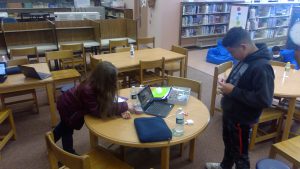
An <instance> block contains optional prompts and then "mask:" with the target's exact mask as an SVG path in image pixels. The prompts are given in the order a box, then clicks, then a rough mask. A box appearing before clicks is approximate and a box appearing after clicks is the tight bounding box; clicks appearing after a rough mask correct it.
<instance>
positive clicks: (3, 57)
mask: <svg viewBox="0 0 300 169" xmlns="http://www.w3.org/2000/svg"><path fill="white" fill-rule="evenodd" d="M1 62H5V63H7V60H6V57H5V56H4V55H2V59H1Z"/></svg>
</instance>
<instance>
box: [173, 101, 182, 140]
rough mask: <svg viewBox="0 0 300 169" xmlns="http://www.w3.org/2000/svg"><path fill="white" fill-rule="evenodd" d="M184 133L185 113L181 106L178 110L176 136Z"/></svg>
mask: <svg viewBox="0 0 300 169" xmlns="http://www.w3.org/2000/svg"><path fill="white" fill-rule="evenodd" d="M183 133H184V113H183V111H182V108H181V107H179V108H178V109H177V111H176V127H175V133H174V135H175V136H182V135H183Z"/></svg>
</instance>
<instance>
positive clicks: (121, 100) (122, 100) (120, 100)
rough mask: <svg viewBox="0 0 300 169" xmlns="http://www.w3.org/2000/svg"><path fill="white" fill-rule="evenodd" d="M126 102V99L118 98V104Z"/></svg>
mask: <svg viewBox="0 0 300 169" xmlns="http://www.w3.org/2000/svg"><path fill="white" fill-rule="evenodd" d="M127 100H128V98H126V97H121V96H119V97H118V103H122V102H126V101H127Z"/></svg>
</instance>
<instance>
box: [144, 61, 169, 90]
mask: <svg viewBox="0 0 300 169" xmlns="http://www.w3.org/2000/svg"><path fill="white" fill-rule="evenodd" d="M149 69H155V72H152V71H149ZM156 70H157V71H156ZM164 70H165V58H164V57H163V58H162V59H160V60H154V61H142V60H140V77H139V82H140V84H143V85H152V84H157V83H161V84H163V82H164V80H165V75H164V73H163V72H164ZM160 71H161V72H160Z"/></svg>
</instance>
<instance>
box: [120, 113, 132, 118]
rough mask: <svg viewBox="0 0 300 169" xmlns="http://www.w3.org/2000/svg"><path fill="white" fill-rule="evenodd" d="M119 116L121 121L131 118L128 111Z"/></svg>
mask: <svg viewBox="0 0 300 169" xmlns="http://www.w3.org/2000/svg"><path fill="white" fill-rule="evenodd" d="M121 116H122V118H123V119H130V118H131V114H130V112H128V111H127V112H124V113H122V114H121Z"/></svg>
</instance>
